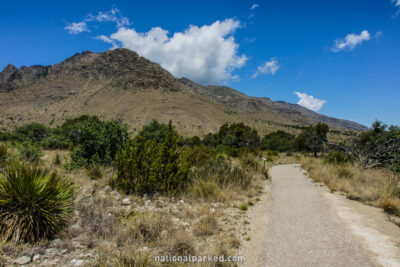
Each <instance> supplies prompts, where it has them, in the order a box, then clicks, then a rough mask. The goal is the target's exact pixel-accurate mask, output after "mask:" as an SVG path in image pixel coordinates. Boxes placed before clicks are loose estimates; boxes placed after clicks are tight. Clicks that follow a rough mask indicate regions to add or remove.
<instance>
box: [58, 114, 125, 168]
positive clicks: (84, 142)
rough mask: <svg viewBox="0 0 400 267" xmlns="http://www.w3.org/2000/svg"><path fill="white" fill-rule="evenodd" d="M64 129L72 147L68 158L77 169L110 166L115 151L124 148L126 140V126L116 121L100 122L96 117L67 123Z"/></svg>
mask: <svg viewBox="0 0 400 267" xmlns="http://www.w3.org/2000/svg"><path fill="white" fill-rule="evenodd" d="M62 128H63V127H62ZM65 128H66V129H64V130H63V131H64V134H65V135H66V136H67V137H68V138H70V140H71V142H72V143H73V145H74V149H73V151H72V152H71V154H70V157H71V160H72V163H73V165H75V166H77V167H85V166H89V165H91V164H104V165H110V164H111V163H112V162H113V161H114V159H115V155H116V154H117V151H118V150H119V149H122V148H124V147H125V145H126V142H127V140H128V130H127V126H126V125H121V124H120V123H118V122H116V121H100V120H98V119H97V118H96V117H94V118H93V117H89V118H88V119H87V120H83V119H80V120H79V121H78V122H75V123H72V122H68V124H67V126H65ZM76 131H77V132H76Z"/></svg>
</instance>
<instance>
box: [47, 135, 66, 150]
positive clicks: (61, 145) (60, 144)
mask: <svg viewBox="0 0 400 267" xmlns="http://www.w3.org/2000/svg"><path fill="white" fill-rule="evenodd" d="M40 144H41V146H42V147H43V148H45V149H68V148H70V147H71V146H72V142H71V141H70V140H68V139H66V137H64V136H61V135H57V134H52V135H50V136H48V137H46V138H44V139H43V140H42V141H41V142H40Z"/></svg>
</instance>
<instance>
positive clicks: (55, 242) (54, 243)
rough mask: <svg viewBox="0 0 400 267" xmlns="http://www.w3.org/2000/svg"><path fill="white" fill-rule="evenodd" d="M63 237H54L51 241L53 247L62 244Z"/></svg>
mask: <svg viewBox="0 0 400 267" xmlns="http://www.w3.org/2000/svg"><path fill="white" fill-rule="evenodd" d="M61 242H62V241H61V239H58V238H57V239H54V240H53V241H51V243H50V246H52V247H57V246H59V245H60V244H61Z"/></svg>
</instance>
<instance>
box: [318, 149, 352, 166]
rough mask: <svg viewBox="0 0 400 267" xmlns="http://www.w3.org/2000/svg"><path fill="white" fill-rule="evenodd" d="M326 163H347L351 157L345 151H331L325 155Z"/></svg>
mask: <svg viewBox="0 0 400 267" xmlns="http://www.w3.org/2000/svg"><path fill="white" fill-rule="evenodd" d="M324 162H325V163H329V164H338V165H341V164H345V163H348V162H350V157H349V156H348V155H346V154H345V153H342V152H340V151H337V150H333V151H330V152H329V153H328V154H327V155H326V156H325V160H324Z"/></svg>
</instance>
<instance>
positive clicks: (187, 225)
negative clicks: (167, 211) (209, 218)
mask: <svg viewBox="0 0 400 267" xmlns="http://www.w3.org/2000/svg"><path fill="white" fill-rule="evenodd" d="M182 225H183V227H190V223H188V222H183V223H182Z"/></svg>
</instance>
